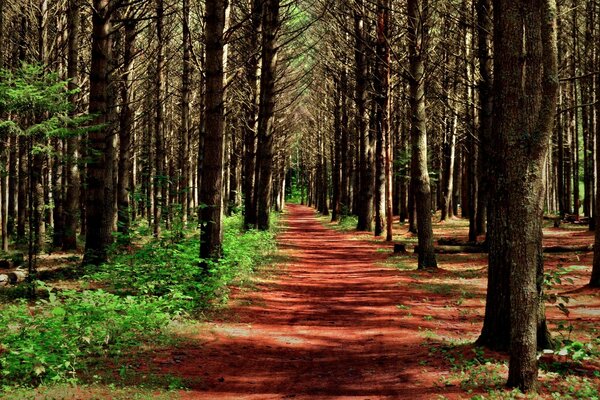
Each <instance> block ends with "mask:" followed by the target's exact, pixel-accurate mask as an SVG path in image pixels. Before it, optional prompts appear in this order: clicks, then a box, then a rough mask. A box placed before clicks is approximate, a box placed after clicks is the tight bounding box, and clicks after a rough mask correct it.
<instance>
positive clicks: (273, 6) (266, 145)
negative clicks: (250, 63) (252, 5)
mask: <svg viewBox="0 0 600 400" xmlns="http://www.w3.org/2000/svg"><path fill="white" fill-rule="evenodd" d="M279 2H280V1H279V0H266V1H265V2H264V5H263V7H264V12H263V22H262V35H263V37H262V52H261V60H262V61H261V74H260V100H259V104H258V158H259V159H260V161H259V162H258V164H259V166H260V168H259V175H258V180H257V182H256V184H255V185H256V206H257V228H258V229H260V230H268V229H269V215H270V212H271V192H272V188H273V168H274V166H273V135H274V129H273V113H274V111H275V79H276V74H277V33H278V30H279Z"/></svg>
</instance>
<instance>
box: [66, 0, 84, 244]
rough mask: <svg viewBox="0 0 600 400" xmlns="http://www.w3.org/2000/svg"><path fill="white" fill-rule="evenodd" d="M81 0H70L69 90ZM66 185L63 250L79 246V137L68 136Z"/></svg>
mask: <svg viewBox="0 0 600 400" xmlns="http://www.w3.org/2000/svg"><path fill="white" fill-rule="evenodd" d="M79 14H80V12H79V0H69V15H68V17H67V21H68V25H69V26H68V30H69V35H68V64H67V78H68V79H69V90H75V89H76V88H77V78H78V71H77V63H78V61H79V38H78V35H79V28H80V27H79V21H80V19H79ZM76 101H77V97H76V95H74V96H73V98H72V99H71V102H73V103H75V102H76ZM66 147H67V148H66V157H67V160H66V166H65V168H66V177H65V180H66V186H67V192H66V196H65V205H64V210H65V230H64V236H63V243H62V245H63V250H74V249H76V248H77V225H78V219H79V218H78V217H79V215H80V210H79V196H80V193H79V187H80V176H79V166H78V155H79V138H78V137H77V136H74V135H72V136H70V137H68V138H67V144H66Z"/></svg>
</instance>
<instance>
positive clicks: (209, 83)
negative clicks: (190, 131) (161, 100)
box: [199, 0, 227, 273]
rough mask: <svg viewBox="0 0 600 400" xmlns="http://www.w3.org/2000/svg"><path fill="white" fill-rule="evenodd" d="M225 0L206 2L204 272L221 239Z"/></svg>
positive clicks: (202, 184) (216, 255)
mask: <svg viewBox="0 0 600 400" xmlns="http://www.w3.org/2000/svg"><path fill="white" fill-rule="evenodd" d="M226 9H227V1H226V0H209V1H207V2H206V25H205V33H204V34H205V37H206V133H205V137H204V146H201V151H203V153H201V154H200V155H199V157H200V158H201V159H202V177H201V182H200V199H199V200H200V259H201V260H202V263H201V266H202V268H203V272H204V273H208V263H207V262H206V260H215V259H218V258H220V257H221V254H222V241H223V226H222V218H223V196H222V186H223V148H224V136H225V135H224V130H225V115H224V108H223V91H224V74H223V60H224V56H223V48H224V37H223V30H224V28H225V10H226Z"/></svg>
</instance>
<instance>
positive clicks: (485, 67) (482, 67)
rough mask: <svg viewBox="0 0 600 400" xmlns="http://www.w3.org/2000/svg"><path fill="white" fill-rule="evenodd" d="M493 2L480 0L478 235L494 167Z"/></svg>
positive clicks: (482, 231) (478, 34)
mask: <svg viewBox="0 0 600 400" xmlns="http://www.w3.org/2000/svg"><path fill="white" fill-rule="evenodd" d="M491 8H492V2H491V0H477V6H476V9H477V37H478V40H477V58H478V61H479V76H480V78H479V85H478V88H479V108H480V112H479V132H478V134H479V152H480V154H481V156H480V157H479V160H478V161H479V177H478V179H479V198H478V205H477V213H478V216H477V230H476V233H477V234H478V235H481V234H484V233H485V221H486V217H487V204H488V199H489V196H488V192H489V188H488V181H489V175H490V174H491V173H492V172H491V167H492V165H490V164H489V163H488V161H489V160H490V158H489V157H488V156H487V154H489V153H491V152H492V151H493V149H492V148H490V142H491V140H492V112H493V97H492V55H491V32H492V30H493V24H492V10H491Z"/></svg>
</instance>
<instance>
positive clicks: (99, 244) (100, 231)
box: [83, 0, 115, 265]
mask: <svg viewBox="0 0 600 400" xmlns="http://www.w3.org/2000/svg"><path fill="white" fill-rule="evenodd" d="M111 17H112V15H111V10H110V1H109V0H94V1H93V13H92V59H91V68H90V71H91V72H90V106H89V111H90V114H93V115H96V117H95V118H94V121H93V122H94V124H95V125H98V126H100V127H101V128H99V129H96V130H93V131H92V132H90V133H89V135H88V148H87V151H86V153H87V156H88V160H89V161H88V165H87V189H86V224H87V227H86V238H85V255H84V258H83V264H84V265H87V264H89V265H99V264H101V263H103V262H105V261H106V259H107V253H106V249H107V246H108V244H109V243H110V242H111V241H112V220H110V218H109V215H110V212H109V211H108V210H109V209H110V210H112V208H113V204H112V203H113V198H114V197H113V191H114V189H113V171H112V170H113V164H112V160H113V159H114V152H115V149H114V140H113V138H112V134H111V132H110V128H109V127H108V126H107V125H106V124H107V122H108V118H109V104H108V103H109V99H108V85H109V81H110V72H109V65H110V63H111V58H112V44H111V38H110V31H111V26H112V24H111Z"/></svg>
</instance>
